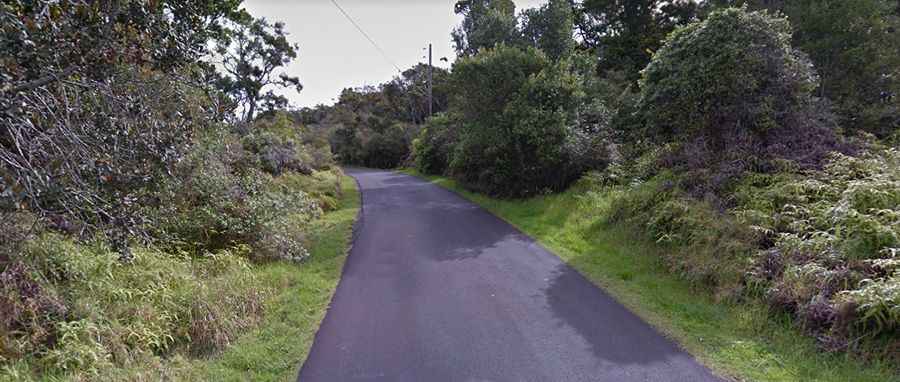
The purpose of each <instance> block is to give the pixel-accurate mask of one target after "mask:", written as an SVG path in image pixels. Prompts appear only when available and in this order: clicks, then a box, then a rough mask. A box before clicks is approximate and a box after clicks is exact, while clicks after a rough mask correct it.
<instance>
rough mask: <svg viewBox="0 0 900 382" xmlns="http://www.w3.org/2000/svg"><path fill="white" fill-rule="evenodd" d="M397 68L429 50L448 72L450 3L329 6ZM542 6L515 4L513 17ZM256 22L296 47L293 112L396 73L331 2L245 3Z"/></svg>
mask: <svg viewBox="0 0 900 382" xmlns="http://www.w3.org/2000/svg"><path fill="white" fill-rule="evenodd" d="M336 1H337V3H338V4H340V6H341V7H343V8H344V10H345V11H347V13H348V14H350V16H351V17H353V19H354V20H356V22H357V23H358V24H359V25H360V26H361V27H362V28H363V30H364V31H366V33H368V34H369V36H371V37H372V39H374V40H375V42H376V43H378V45H379V46H381V48H382V49H383V50H384V51H385V53H386V54H387V56H388V57H389V58H390V59H391V60H392V61H394V63H395V64H396V65H397V66H399V67H400V68H401V69H407V68H409V67H411V66H413V65H414V64H415V63H417V62H427V59H426V58H423V56H426V55H427V50H423V48H426V47H427V46H428V43H429V42H430V43H432V44H434V62H435V65H439V66H444V67H449V64H448V63H447V62H443V61H440V60H439V59H440V58H441V57H447V59H448V60H449V61H450V62H452V61H453V58H454V57H455V54H454V53H453V44H452V43H451V42H450V31H451V30H452V29H453V27H454V26H456V25H457V24H458V23H459V21H460V19H459V17H457V16H456V15H455V14H454V13H453V4H455V3H456V1H455V0H336ZM544 1H545V0H516V1H515V3H516V6H517V11H519V10H522V9H525V8H532V7H535V6H539V5H540V4H542V3H544ZM244 5H245V7H246V8H247V10H248V11H249V12H250V13H251V14H252V15H254V16H256V17H265V18H267V19H269V20H270V21H283V22H284V23H285V25H286V29H287V31H288V32H289V33H290V35H289V36H288V38H289V39H290V40H291V41H293V42H296V43H298V44H300V52H299V54H300V57H299V59H298V60H296V61H295V62H294V63H293V64H292V65H291V66H290V67H289V68H288V72H289V74H291V75H294V76H299V77H300V82H302V83H303V91H302V92H300V93H299V94H297V93H293V92H292V93H285V95H286V96H288V98H289V99H290V100H291V102H292V103H293V104H294V105H295V106H315V105H317V104H320V103H324V104H331V103H334V101H335V100H336V98H337V97H338V95H339V94H340V92H341V89H344V88H346V87H359V86H363V85H377V84H379V83H382V82H385V81H388V80H390V79H391V78H392V77H393V76H394V75H396V74H397V70H396V69H395V68H394V67H393V66H392V65H391V63H390V62H389V61H387V60H386V59H385V58H383V57H382V56H381V54H380V53H379V52H378V51H377V50H376V49H375V48H374V47H372V45H371V44H370V43H369V42H368V41H367V40H366V39H365V37H363V36H362V35H361V34H360V33H359V31H357V30H356V28H354V27H353V25H352V24H350V22H349V21H347V19H346V18H344V16H343V15H342V14H341V13H340V11H338V9H337V8H336V7H335V6H334V4H332V2H331V0H297V1H291V0H245V3H244Z"/></svg>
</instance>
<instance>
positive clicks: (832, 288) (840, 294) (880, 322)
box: [735, 148, 900, 343]
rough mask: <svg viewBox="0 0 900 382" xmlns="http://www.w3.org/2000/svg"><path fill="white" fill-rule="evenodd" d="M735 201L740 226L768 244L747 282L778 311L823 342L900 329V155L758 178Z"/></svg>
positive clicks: (844, 160)
mask: <svg viewBox="0 0 900 382" xmlns="http://www.w3.org/2000/svg"><path fill="white" fill-rule="evenodd" d="M735 195H736V200H737V204H738V207H737V209H736V211H735V214H736V215H737V216H738V218H739V219H740V220H741V221H743V222H744V224H746V225H748V226H750V227H752V228H754V229H755V230H757V231H759V232H763V233H764V234H765V235H766V236H767V237H768V241H767V245H766V246H764V248H763V249H761V250H760V251H758V253H757V254H756V255H755V256H754V263H755V265H754V267H753V269H752V270H751V271H750V272H749V281H750V282H751V283H754V284H755V287H754V288H756V289H759V290H761V292H762V293H763V294H764V295H765V296H766V297H767V298H768V299H769V301H770V302H771V303H772V304H773V305H774V306H777V307H779V308H782V309H786V310H788V311H790V312H793V313H796V314H797V315H798V316H799V317H800V318H801V320H802V322H803V323H804V326H805V327H806V328H807V330H810V331H813V332H815V333H816V334H817V335H819V337H820V338H822V339H823V341H827V342H836V343H846V342H847V338H848V336H849V334H852V332H853V331H854V330H857V331H859V332H860V334H861V335H866V336H872V335H877V334H878V333H881V332H888V331H890V330H894V329H896V328H897V327H898V326H900V321H898V320H897V319H898V315H897V312H898V311H900V306H898V300H897V294H896V290H897V282H896V280H897V278H896V273H895V270H896V269H897V266H896V259H895V256H896V254H897V253H898V252H900V250H898V249H897V248H900V224H898V223H900V152H898V151H897V150H896V149H885V150H879V149H876V148H873V149H872V151H871V152H869V153H866V154H863V155H860V156H856V157H853V156H847V155H843V154H832V156H831V157H830V158H829V160H828V162H827V163H826V164H825V166H824V168H823V169H822V170H821V171H812V172H809V173H803V174H790V173H788V174H777V175H759V174H754V175H752V176H748V177H747V179H745V180H744V181H743V182H742V185H741V186H740V187H739V188H738V192H736V193H735ZM766 247H767V248H766ZM773 262H774V263H778V264H779V265H778V267H771V266H770V264H772V263H773ZM829 311H830V312H833V314H832V315H829V314H825V313H826V312H829Z"/></svg>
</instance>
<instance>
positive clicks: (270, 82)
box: [216, 15, 303, 122]
mask: <svg viewBox="0 0 900 382" xmlns="http://www.w3.org/2000/svg"><path fill="white" fill-rule="evenodd" d="M225 31H226V33H225V34H224V37H223V38H220V39H218V40H217V41H216V43H217V46H216V53H217V54H218V55H219V56H220V57H221V68H222V72H221V73H217V77H218V78H217V83H216V86H217V87H218V88H219V89H221V90H222V91H223V92H225V93H226V94H228V95H229V96H230V97H231V98H232V99H233V100H234V102H235V103H236V104H237V106H239V107H240V108H241V113H242V120H243V121H244V122H251V121H253V118H254V117H255V116H256V112H257V109H259V108H262V107H265V108H266V109H267V110H274V109H282V108H284V107H285V106H287V103H288V100H287V98H285V97H284V96H283V95H280V94H276V93H275V92H274V91H273V90H272V89H271V88H272V87H276V88H287V89H292V90H295V91H297V92H299V91H300V90H301V89H303V86H302V85H300V79H299V78H297V77H292V76H289V75H287V74H286V73H284V72H283V68H284V67H286V66H288V65H289V64H290V63H291V62H292V61H293V60H294V59H296V58H297V51H298V50H299V49H300V47H299V46H298V45H297V44H292V43H290V42H289V41H288V40H287V32H286V31H285V30H284V23H281V22H276V23H274V24H273V23H270V22H268V21H267V20H266V19H264V18H260V19H254V18H252V17H250V16H249V15H245V16H244V17H239V18H234V20H233V21H232V22H231V23H229V24H228V25H227V28H226V29H225ZM279 69H282V72H281V73H279V72H278V70H279Z"/></svg>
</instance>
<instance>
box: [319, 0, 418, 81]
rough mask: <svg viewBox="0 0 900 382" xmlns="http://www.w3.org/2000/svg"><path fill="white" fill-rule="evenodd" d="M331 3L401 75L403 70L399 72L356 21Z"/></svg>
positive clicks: (337, 5)
mask: <svg viewBox="0 0 900 382" xmlns="http://www.w3.org/2000/svg"><path fill="white" fill-rule="evenodd" d="M331 3H332V4H334V6H335V7H337V9H338V10H339V11H341V13H342V14H344V17H346V18H347V20H349V21H350V23H351V24H353V26H354V27H356V30H358V31H359V33H362V35H363V37H365V38H366V40H369V42H370V43H372V46H374V47H375V49H377V50H378V53H381V56H382V57H384V59H385V60H387V62H389V63H390V64H391V65H392V66H393V67H394V69H397V71H398V72H401V73H402V72H403V70H401V69H400V67H399V66H397V64H395V63H394V60H391V58H390V57H388V55H387V53H385V52H384V50H383V49H381V47H380V46H378V43H376V42H375V40H373V39H372V38H371V37H369V34H368V33H366V31H364V30H363V29H362V28H361V27H360V26H359V24H357V23H356V21H354V20H353V18H352V17H350V15H349V14H347V11H344V8H341V6H340V5H339V4H338V3H337V1H336V0H331Z"/></svg>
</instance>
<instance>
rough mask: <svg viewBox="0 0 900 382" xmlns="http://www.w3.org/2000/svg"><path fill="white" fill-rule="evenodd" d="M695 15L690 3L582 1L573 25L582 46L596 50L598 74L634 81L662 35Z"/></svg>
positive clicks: (689, 0) (680, 0)
mask: <svg viewBox="0 0 900 382" xmlns="http://www.w3.org/2000/svg"><path fill="white" fill-rule="evenodd" d="M696 12H697V2H695V1H692V0H584V1H583V2H581V3H580V4H577V5H576V9H575V23H576V26H577V29H578V34H579V36H580V37H581V40H582V43H583V44H584V46H585V47H586V48H589V49H593V50H595V51H597V53H598V55H599V57H600V66H599V69H600V70H601V71H602V72H605V71H609V70H614V71H622V72H624V73H626V75H627V78H628V80H629V81H632V82H637V79H638V78H639V77H640V71H641V70H642V69H644V67H645V66H647V64H648V63H649V62H650V57H651V55H652V54H653V52H655V51H656V50H657V49H659V47H660V46H661V45H662V40H663V39H665V37H666V35H668V34H669V33H670V32H672V30H674V29H675V27H676V26H678V25H683V24H686V23H687V22H689V21H691V20H692V19H693V18H694V17H695V14H696Z"/></svg>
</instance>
